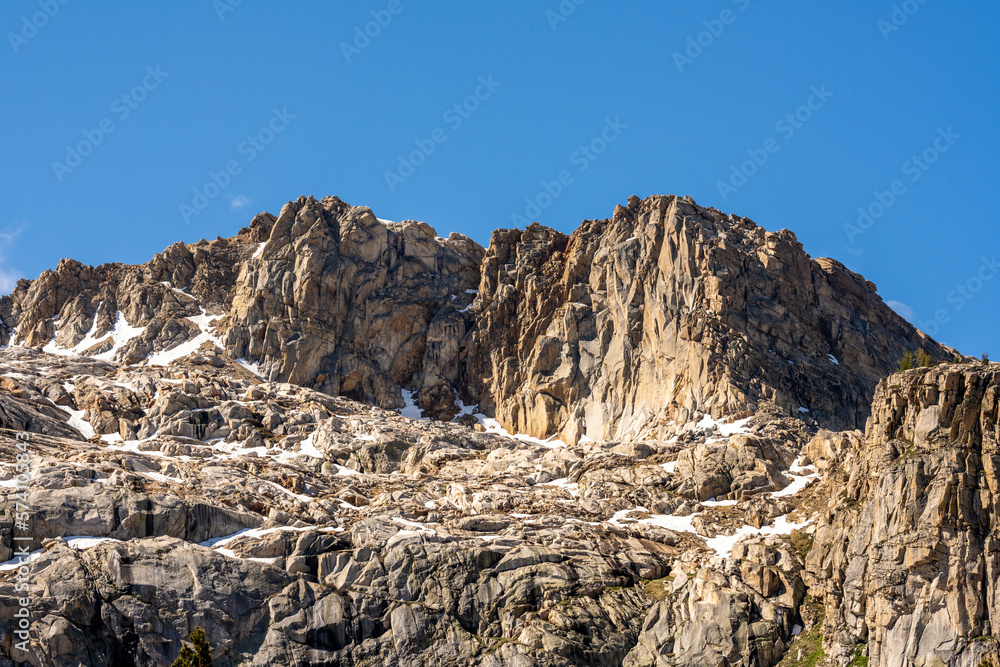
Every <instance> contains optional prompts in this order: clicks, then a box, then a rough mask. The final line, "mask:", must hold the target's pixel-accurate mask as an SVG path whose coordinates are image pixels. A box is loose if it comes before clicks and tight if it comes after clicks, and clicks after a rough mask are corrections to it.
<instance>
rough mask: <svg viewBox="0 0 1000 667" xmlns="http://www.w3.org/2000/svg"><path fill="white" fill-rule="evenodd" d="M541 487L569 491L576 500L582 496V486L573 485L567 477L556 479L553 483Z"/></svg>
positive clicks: (574, 483)
mask: <svg viewBox="0 0 1000 667" xmlns="http://www.w3.org/2000/svg"><path fill="white" fill-rule="evenodd" d="M539 486H557V487H559V488H560V489H566V490H567V491H569V495H571V496H573V497H574V498H576V497H577V496H578V495H580V485H579V484H577V483H576V482H572V483H571V482H570V481H569V479H568V478H567V477H562V478H560V479H554V480H552V481H551V482H547V483H545V484H539Z"/></svg>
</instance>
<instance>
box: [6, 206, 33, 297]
mask: <svg viewBox="0 0 1000 667" xmlns="http://www.w3.org/2000/svg"><path fill="white" fill-rule="evenodd" d="M27 226H28V225H27V224H26V223H19V224H16V225H11V226H10V227H7V228H6V229H3V230H0V294H10V293H11V292H13V291H14V288H15V287H17V281H18V280H20V279H21V278H23V277H24V275H23V274H22V273H21V272H20V271H18V270H17V269H14V268H11V267H10V265H8V263H7V255H8V253H9V252H10V251H11V250H12V249H13V248H14V245H15V244H16V242H17V237H18V236H20V235H21V232H23V231H24V230H25V228H26V227H27Z"/></svg>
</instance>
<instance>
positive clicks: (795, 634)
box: [792, 623, 804, 637]
mask: <svg viewBox="0 0 1000 667" xmlns="http://www.w3.org/2000/svg"><path fill="white" fill-rule="evenodd" d="M803 629H804V628H803V627H802V626H801V625H799V624H798V623H796V624H795V625H793V626H792V636H793V637H798V636H799V635H801V634H802V630H803Z"/></svg>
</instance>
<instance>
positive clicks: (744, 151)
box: [0, 0, 1000, 357]
mask: <svg viewBox="0 0 1000 667" xmlns="http://www.w3.org/2000/svg"><path fill="white" fill-rule="evenodd" d="M577 2H579V3H580V4H576V3H577ZM109 4H110V3H109ZM113 4H114V6H100V7H95V6H94V3H85V2H83V1H82V0H41V2H39V0H34V1H28V0H10V1H9V2H7V3H5V4H4V7H3V9H2V11H0V27H2V29H3V32H4V35H5V37H4V45H3V46H2V47H0V58H2V59H3V60H4V62H3V66H2V69H0V71H2V75H0V81H2V86H3V91H4V93H5V94H4V104H3V106H2V107H0V118H2V120H3V124H2V127H3V131H2V132H0V136H2V139H0V141H2V144H0V147H2V150H3V155H4V157H5V159H4V160H3V161H2V163H0V183H2V190H0V197H2V200H0V203H2V211H3V214H2V216H3V217H2V218H0V253H2V259H0V286H9V284H10V280H11V279H12V278H14V277H19V276H24V277H35V276H37V275H38V274H39V273H40V272H41V271H42V270H44V269H46V268H50V267H54V266H55V265H56V263H57V262H58V261H59V259H60V258H62V257H74V258H76V259H79V260H81V261H83V262H85V263H88V264H99V263H103V262H111V261H121V262H130V263H131V262H143V261H146V260H147V259H149V258H150V257H151V256H152V255H153V254H154V253H156V252H158V251H160V250H162V249H163V248H164V247H166V246H167V245H169V244H170V243H172V242H174V241H177V240H183V241H186V242H192V241H197V240H198V239H200V238H202V237H205V238H214V237H215V236H217V235H221V236H230V235H232V234H234V233H235V232H236V231H238V230H239V228H240V227H242V226H244V225H246V224H247V223H248V222H249V220H250V219H251V218H252V217H253V215H254V214H255V213H257V212H258V211H261V210H267V211H271V212H275V213H276V212H277V211H278V210H279V209H280V207H281V206H282V204H283V203H284V202H286V201H288V200H290V199H295V198H296V197H298V196H299V195H303V194H308V195H314V196H317V197H322V196H324V195H337V196H340V197H341V198H342V199H344V200H345V201H348V202H349V203H351V204H356V205H359V204H364V205H368V206H370V207H372V209H373V210H374V211H375V212H376V214H377V215H378V216H379V217H382V218H388V219H392V220H402V219H418V220H425V221H427V222H429V223H430V224H432V225H433V226H434V227H435V228H436V229H437V230H438V232H439V233H441V234H447V233H448V232H450V231H460V232H463V233H466V234H468V235H470V236H472V237H473V238H475V239H476V240H478V241H479V242H480V243H483V244H484V245H485V244H487V243H488V242H489V234H490V231H491V230H492V229H494V228H497V227H512V226H522V225H523V222H522V221H523V220H529V219H538V220H539V221H540V222H542V223H543V224H546V225H549V226H552V227H555V228H557V229H560V230H562V231H565V232H571V231H572V230H573V229H575V228H576V227H577V226H578V225H579V223H580V221H581V220H583V219H587V218H603V217H608V216H609V215H610V214H611V213H612V211H613V210H614V207H615V205H616V204H619V203H623V202H625V200H626V199H627V198H628V196H629V195H631V194H637V195H640V196H643V197H645V196H648V195H651V194H681V195H690V196H692V197H693V198H694V199H695V200H696V201H697V202H698V203H699V204H702V205H704V206H714V207H717V208H719V209H721V210H723V211H726V212H733V213H738V214H740V215H744V216H747V217H750V218H752V219H753V220H755V221H756V222H757V223H758V224H761V225H762V226H764V227H765V228H767V229H770V230H777V229H781V228H783V227H787V228H789V229H792V230H793V231H795V232H796V234H797V235H798V237H799V239H800V240H801V241H802V242H803V243H804V245H805V248H806V250H807V251H808V252H809V253H810V254H811V255H813V256H814V257H820V256H828V257H834V258H836V259H839V260H841V261H842V262H844V263H845V264H846V265H848V266H849V267H850V268H852V269H854V270H856V271H859V272H861V273H863V274H864V275H865V276H866V277H867V278H868V279H869V280H871V281H873V282H874V283H876V284H877V285H878V287H879V291H880V293H881V294H882V296H883V297H884V298H885V299H886V300H888V301H894V302H898V304H897V308H898V309H899V310H901V311H904V312H906V311H907V310H908V309H909V311H910V313H911V315H910V316H911V317H913V318H914V319H915V320H916V321H918V322H922V323H924V324H925V325H927V326H926V328H927V329H930V330H931V331H929V332H932V331H936V333H937V337H938V338H939V339H940V340H942V341H944V342H946V343H949V344H951V345H955V346H957V347H959V348H960V349H961V350H963V351H964V352H967V353H970V354H978V353H980V352H981V351H982V350H983V349H992V350H994V356H995V357H998V356H1000V335H998V333H997V331H998V328H1000V327H998V325H1000V315H998V311H997V308H996V303H997V296H998V295H1000V267H994V263H993V262H994V257H995V253H996V254H1000V247H998V246H1000V243H998V241H1000V232H998V227H997V223H996V214H995V212H994V209H995V208H996V207H995V204H994V201H993V200H994V198H995V195H996V194H997V191H998V188H997V180H998V175H1000V174H998V169H997V166H996V156H997V155H998V154H1000V130H998V127H997V119H998V112H997V110H998V109H1000V99H998V97H1000V93H998V90H1000V85H998V84H1000V77H998V64H1000V49H997V48H996V41H995V26H996V25H997V23H998V22H1000V6H998V5H997V4H996V3H993V2H985V1H976V2H965V3H948V4H946V3H944V2H943V1H942V0H923V2H921V1H920V0H907V1H906V2H898V3H893V2H878V1H873V0H864V1H862V0H845V1H843V2H836V3H834V2H823V3H815V2H814V3H764V2H762V1H761V0H711V1H707V2H685V3H674V2H672V3H661V2H652V1H650V2H619V3H608V2H598V1H597V0H584V1H581V0H564V1H563V2H560V1H559V0H550V1H544V0H534V1H532V2H527V1H521V0H508V1H507V2H503V3H500V2H490V3H487V2H476V3H471V2H470V3H447V4H445V3H431V2H420V1H418V0H378V1H374V2H351V3H330V2H319V1H309V0H301V1H299V2H296V3H286V4H284V5H283V6H279V5H278V3H264V2H259V1H257V2H249V1H244V2H239V3H237V2H236V0H218V1H216V2H213V1H212V0H198V1H188V2H181V3H151V2H144V3H113ZM373 12H374V14H373ZM373 22H374V23H373ZM366 31H367V33H368V35H366V34H365V32H366ZM372 35H373V36H372ZM456 105H458V108H457V109H456ZM602 135H603V136H602ZM415 151H416V152H415ZM401 156H402V158H401ZM914 158H916V159H914ZM754 159H756V162H749V163H747V161H748V160H751V161H753V160H754ZM401 160H402V163H401ZM560 176H562V183H560ZM545 184H547V185H548V187H547V188H546V187H545ZM550 193H552V194H555V195H556V196H554V197H553V196H551V195H550ZM526 199H528V200H533V201H534V203H535V206H537V209H532V208H530V206H529V204H530V202H526ZM859 208H860V209H861V210H862V211H865V212H867V215H868V216H869V217H861V218H860V224H859V217H860V216H861V214H860V213H859ZM935 318H937V321H935Z"/></svg>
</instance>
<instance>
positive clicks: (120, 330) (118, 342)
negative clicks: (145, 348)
mask: <svg viewBox="0 0 1000 667" xmlns="http://www.w3.org/2000/svg"><path fill="white" fill-rule="evenodd" d="M103 307H104V304H103V303H101V305H99V306H98V307H97V312H95V313H94V323H93V324H92V325H91V327H90V331H88V332H87V335H86V336H84V337H83V340H81V341H80V342H79V343H77V344H76V345H74V346H73V347H71V348H63V347H60V346H59V345H57V344H56V339H55V338H53V339H52V340H51V341H50V342H49V344H48V345H46V346H45V347H43V348H42V351H43V352H48V353H49V354H56V355H59V356H63V357H68V356H80V355H83V353H84V352H86V351H87V350H88V349H90V348H91V347H93V346H95V345H97V344H98V343H102V342H105V341H107V340H108V337H109V336H110V337H111V340H112V346H111V349H110V350H108V351H107V352H102V353H101V354H95V355H94V356H93V358H94V359H100V360H102V361H111V359H113V358H114V356H115V354H116V353H117V352H118V350H120V349H121V348H122V346H123V345H125V343H127V342H129V341H130V340H132V339H133V338H135V337H136V336H139V335H141V334H142V332H144V331H145V330H146V327H133V326H132V325H130V324H129V323H128V320H126V319H125V315H124V314H122V311H120V310H119V311H117V312H116V313H115V323H114V326H113V327H112V328H111V331H109V332H107V333H106V334H104V335H103V336H98V335H97V318H98V317H99V316H100V314H101V308H103Z"/></svg>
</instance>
